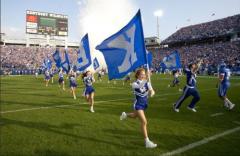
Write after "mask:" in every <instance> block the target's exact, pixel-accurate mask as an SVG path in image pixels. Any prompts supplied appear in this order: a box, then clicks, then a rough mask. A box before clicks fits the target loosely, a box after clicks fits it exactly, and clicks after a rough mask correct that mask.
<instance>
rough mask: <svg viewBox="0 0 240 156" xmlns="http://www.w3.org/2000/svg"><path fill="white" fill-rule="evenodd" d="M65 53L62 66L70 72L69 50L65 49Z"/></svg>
mask: <svg viewBox="0 0 240 156" xmlns="http://www.w3.org/2000/svg"><path fill="white" fill-rule="evenodd" d="M64 54H65V61H64V62H62V64H61V66H62V68H63V70H64V71H65V72H67V73H68V72H69V70H70V62H69V58H68V53H67V50H65V51H64Z"/></svg>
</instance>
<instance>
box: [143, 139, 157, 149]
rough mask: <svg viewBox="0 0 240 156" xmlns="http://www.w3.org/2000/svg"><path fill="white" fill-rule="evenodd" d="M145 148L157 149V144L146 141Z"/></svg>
mask: <svg viewBox="0 0 240 156" xmlns="http://www.w3.org/2000/svg"><path fill="white" fill-rule="evenodd" d="M145 145H146V148H155V147H157V144H155V143H153V142H152V141H150V140H149V141H146V142H145Z"/></svg>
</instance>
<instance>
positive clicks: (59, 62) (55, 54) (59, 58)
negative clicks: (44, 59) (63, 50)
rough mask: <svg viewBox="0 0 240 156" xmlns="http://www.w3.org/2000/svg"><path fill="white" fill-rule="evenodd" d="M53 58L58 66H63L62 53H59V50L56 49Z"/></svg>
mask: <svg viewBox="0 0 240 156" xmlns="http://www.w3.org/2000/svg"><path fill="white" fill-rule="evenodd" d="M53 60H54V61H55V63H56V66H57V67H58V68H60V67H61V63H62V60H61V57H60V53H59V50H58V49H56V51H55V52H54V53H53Z"/></svg>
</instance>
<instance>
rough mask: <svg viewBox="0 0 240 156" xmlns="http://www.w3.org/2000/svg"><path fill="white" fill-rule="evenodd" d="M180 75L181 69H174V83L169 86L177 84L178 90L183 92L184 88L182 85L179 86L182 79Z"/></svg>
mask: <svg viewBox="0 0 240 156" xmlns="http://www.w3.org/2000/svg"><path fill="white" fill-rule="evenodd" d="M179 76H180V71H179V70H174V71H173V77H174V79H173V81H172V84H171V85H170V84H169V85H168V87H175V86H176V85H177V86H178V90H179V91H180V92H181V91H182V89H181V88H180V86H179V83H180V81H179Z"/></svg>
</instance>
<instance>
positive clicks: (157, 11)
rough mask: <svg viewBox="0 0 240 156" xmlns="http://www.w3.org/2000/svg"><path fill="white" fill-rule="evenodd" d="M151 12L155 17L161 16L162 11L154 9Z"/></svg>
mask: <svg viewBox="0 0 240 156" xmlns="http://www.w3.org/2000/svg"><path fill="white" fill-rule="evenodd" d="M153 14H154V16H156V17H162V16H163V11H162V10H160V9H159V10H156V11H154V13H153Z"/></svg>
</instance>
